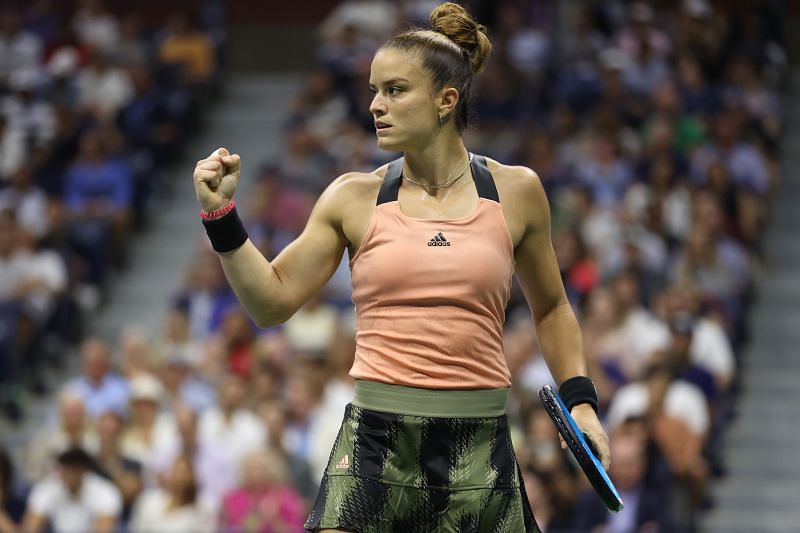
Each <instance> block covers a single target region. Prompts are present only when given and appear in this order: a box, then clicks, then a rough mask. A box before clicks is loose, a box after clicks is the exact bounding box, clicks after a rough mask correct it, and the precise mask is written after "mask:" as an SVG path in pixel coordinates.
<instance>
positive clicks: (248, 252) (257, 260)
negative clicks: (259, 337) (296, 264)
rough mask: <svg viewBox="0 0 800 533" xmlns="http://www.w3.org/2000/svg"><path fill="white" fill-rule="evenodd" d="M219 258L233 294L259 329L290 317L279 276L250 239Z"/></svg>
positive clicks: (221, 254) (290, 312) (290, 313)
mask: <svg viewBox="0 0 800 533" xmlns="http://www.w3.org/2000/svg"><path fill="white" fill-rule="evenodd" d="M219 258H220V261H221V263H222V269H223V271H224V272H225V277H226V278H227V280H228V283H229V284H230V286H231V288H232V289H233V292H235V293H236V296H237V297H238V298H239V302H241V304H242V306H243V307H244V308H245V310H246V311H247V313H248V314H249V315H250V316H251V317H252V318H253V320H254V321H255V322H256V323H257V324H258V325H259V326H260V327H269V326H274V325H275V324H280V323H281V322H284V321H286V320H287V319H288V318H289V317H290V316H291V315H292V311H291V310H290V305H289V303H288V302H287V301H286V300H287V298H286V297H285V294H284V291H282V287H281V280H280V276H279V275H278V273H277V271H276V270H275V269H274V268H273V266H272V264H271V263H270V262H269V261H267V259H266V258H265V257H264V255H263V254H262V253H261V252H260V251H259V250H258V248H256V247H255V245H254V244H253V243H252V242H251V241H250V240H248V241H247V242H245V243H244V244H243V245H242V246H240V247H239V248H237V249H236V250H233V251H231V252H224V253H220V254H219Z"/></svg>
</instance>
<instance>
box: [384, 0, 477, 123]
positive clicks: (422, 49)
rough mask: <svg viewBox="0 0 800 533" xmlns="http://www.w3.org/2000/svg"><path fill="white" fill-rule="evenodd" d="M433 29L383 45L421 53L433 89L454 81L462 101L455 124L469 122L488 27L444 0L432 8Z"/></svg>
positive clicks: (413, 33) (419, 31) (397, 37)
mask: <svg viewBox="0 0 800 533" xmlns="http://www.w3.org/2000/svg"><path fill="white" fill-rule="evenodd" d="M430 26H431V29H430V30H421V29H413V30H410V31H407V32H405V33H401V34H399V35H396V36H395V37H392V38H391V39H389V40H388V41H386V42H385V43H384V44H383V46H381V48H393V49H396V50H404V51H406V52H410V53H413V54H416V55H418V56H419V58H420V59H421V61H422V66H423V67H425V68H426V69H427V70H428V71H429V72H430V73H431V78H432V82H433V88H434V90H436V91H438V90H440V89H441V88H442V87H444V86H445V84H452V85H453V87H455V88H456V89H457V90H458V94H459V97H460V98H459V101H458V104H457V106H456V110H455V111H454V113H453V114H454V118H455V121H456V128H457V129H458V131H459V133H460V132H463V131H464V129H465V128H466V127H467V125H468V124H469V118H470V101H471V98H472V94H471V93H472V78H473V77H474V76H475V74H478V73H480V72H481V71H482V70H483V67H484V66H485V65H486V60H487V59H488V57H489V52H491V50H492V43H491V42H490V41H489V38H488V37H487V36H486V28H485V27H484V26H482V25H480V24H478V22H477V21H476V20H475V19H473V18H472V16H471V15H470V14H469V13H467V11H466V10H465V9H464V8H463V7H461V6H460V5H458V4H454V3H452V2H447V3H444V4H442V5H440V6H438V7H437V8H436V9H434V10H433V11H432V12H431V15H430Z"/></svg>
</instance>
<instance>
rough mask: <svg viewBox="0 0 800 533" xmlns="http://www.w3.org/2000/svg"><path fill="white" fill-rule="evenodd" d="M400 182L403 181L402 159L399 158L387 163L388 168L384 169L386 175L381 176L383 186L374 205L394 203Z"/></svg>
mask: <svg viewBox="0 0 800 533" xmlns="http://www.w3.org/2000/svg"><path fill="white" fill-rule="evenodd" d="M401 181H403V158H402V157H399V158H397V159H395V160H394V161H392V162H391V163H389V168H388V169H386V174H385V175H384V176H383V184H382V185H381V191H380V192H379V193H378V201H377V202H376V203H375V205H381V204H385V203H386V202H394V201H396V200H397V192H398V191H399V190H400V182H401Z"/></svg>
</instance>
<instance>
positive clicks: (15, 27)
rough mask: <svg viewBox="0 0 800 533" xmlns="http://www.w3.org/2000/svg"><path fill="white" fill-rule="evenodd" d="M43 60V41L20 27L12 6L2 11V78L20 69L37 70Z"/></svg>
mask: <svg viewBox="0 0 800 533" xmlns="http://www.w3.org/2000/svg"><path fill="white" fill-rule="evenodd" d="M41 60H42V41H41V39H39V37H38V36H37V35H35V34H32V33H29V32H26V31H24V30H23V29H22V28H21V27H20V20H19V16H18V15H17V13H16V12H15V10H14V8H12V7H11V6H4V7H3V9H2V11H0V80H8V78H9V77H10V76H11V75H12V74H13V73H14V72H19V71H30V70H35V69H37V68H38V67H39V65H40V63H41Z"/></svg>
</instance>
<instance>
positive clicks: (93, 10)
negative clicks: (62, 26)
mask: <svg viewBox="0 0 800 533" xmlns="http://www.w3.org/2000/svg"><path fill="white" fill-rule="evenodd" d="M72 26H73V28H74V29H75V33H76V34H77V35H78V39H79V40H80V42H81V43H84V44H87V45H89V46H91V47H92V48H94V49H97V50H101V51H106V50H109V49H111V48H112V47H113V46H114V45H115V44H117V41H119V23H118V22H117V18H116V17H115V16H114V15H112V14H111V13H110V12H109V11H108V10H107V9H106V7H105V6H104V5H103V2H102V0H82V1H81V2H80V9H78V11H77V12H76V13H75V16H74V18H73V19H72Z"/></svg>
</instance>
